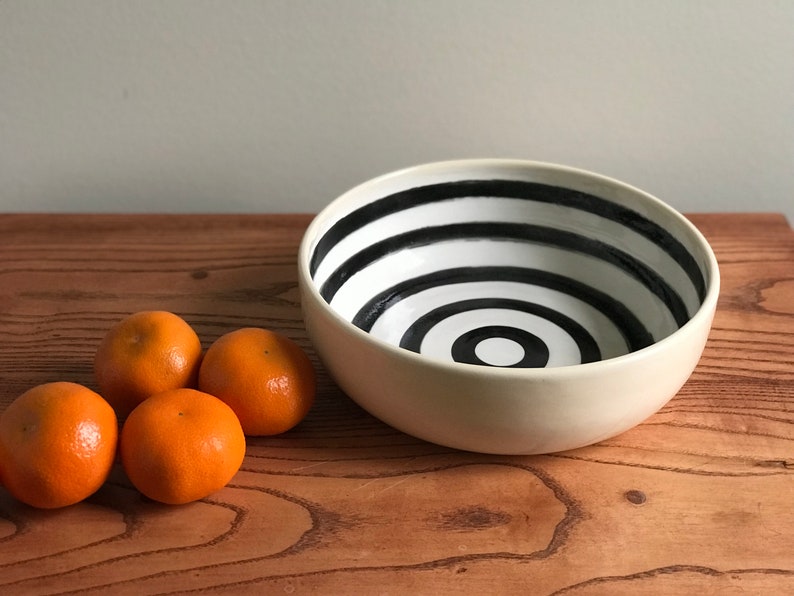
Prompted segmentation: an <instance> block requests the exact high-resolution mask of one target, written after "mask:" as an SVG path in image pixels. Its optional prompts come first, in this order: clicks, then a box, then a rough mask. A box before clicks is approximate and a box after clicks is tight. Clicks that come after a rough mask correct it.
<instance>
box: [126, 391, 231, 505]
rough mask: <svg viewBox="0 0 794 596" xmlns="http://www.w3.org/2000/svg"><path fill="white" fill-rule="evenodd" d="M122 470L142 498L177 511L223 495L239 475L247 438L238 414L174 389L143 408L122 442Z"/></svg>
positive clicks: (133, 417)
mask: <svg viewBox="0 0 794 596" xmlns="http://www.w3.org/2000/svg"><path fill="white" fill-rule="evenodd" d="M119 454H120V457H121V465H122V467H123V468H124V471H125V472H126V474H127V477H128V478H129V479H130V481H131V482H132V484H133V485H134V486H135V488H137V489H138V490H139V491H140V492H141V493H143V494H144V495H146V496H147V497H149V498H150V499H153V500H155V501H160V502H161V503H168V504H171V505H178V504H183V503H189V502H191V501H195V500H198V499H202V498H204V497H206V496H208V495H210V494H212V493H214V492H215V491H217V490H220V489H221V488H223V487H224V486H226V484H228V482H229V481H230V480H231V479H232V477H233V476H234V475H235V474H236V473H237V470H239V469H240V466H241V465H242V463H243V457H244V456H245V435H244V434H243V429H242V428H241V427H240V422H239V420H237V416H235V414H234V412H233V411H232V410H231V408H230V407H229V406H227V405H226V404H225V403H223V402H222V401H221V400H219V399H218V398H216V397H213V396H212V395H208V394H207V393H203V392H201V391H197V390H195V389H187V388H184V389H173V390H171V391H165V392H163V393H158V394H156V395H153V396H151V397H149V398H147V399H146V400H144V401H143V402H141V403H140V404H139V405H138V406H137V407H136V408H135V409H134V410H133V411H132V412H131V413H130V415H129V416H128V417H127V419H126V421H125V422H124V425H123V426H122V428H121V438H120V440H119Z"/></svg>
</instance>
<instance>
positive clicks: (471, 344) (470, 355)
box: [452, 325, 549, 368]
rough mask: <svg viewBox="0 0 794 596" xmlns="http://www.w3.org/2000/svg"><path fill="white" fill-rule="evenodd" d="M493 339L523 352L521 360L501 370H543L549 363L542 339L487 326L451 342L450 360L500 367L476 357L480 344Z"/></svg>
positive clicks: (526, 332)
mask: <svg viewBox="0 0 794 596" xmlns="http://www.w3.org/2000/svg"><path fill="white" fill-rule="evenodd" d="M493 338H501V339H509V340H512V341H514V342H516V343H517V344H518V345H520V346H521V348H522V349H523V350H524V357H523V358H522V359H521V360H519V361H518V362H516V363H514V364H507V365H503V366H502V367H503V368H543V367H544V366H546V364H548V362H549V348H548V346H547V345H546V344H545V343H544V341H543V340H542V339H540V338H539V337H538V336H537V335H533V334H532V333H530V332H528V331H524V330H523V329H516V328H515V327H505V326H504V325H488V326H486V327H478V328H477V329H472V330H471V331H467V332H466V333H464V334H463V335H461V336H460V337H458V338H457V339H456V340H455V341H454V342H453V344H452V359H453V360H454V361H455V362H462V363H467V364H479V365H484V366H501V365H496V364H491V363H489V362H485V361H484V360H483V359H482V358H480V357H479V356H477V351H476V350H477V346H478V345H479V344H480V342H482V341H484V340H486V339H493Z"/></svg>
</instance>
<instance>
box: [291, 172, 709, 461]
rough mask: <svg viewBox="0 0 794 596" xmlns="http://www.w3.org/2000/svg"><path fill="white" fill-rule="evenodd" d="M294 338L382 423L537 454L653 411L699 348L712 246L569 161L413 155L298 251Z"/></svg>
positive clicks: (441, 440)
mask: <svg viewBox="0 0 794 596" xmlns="http://www.w3.org/2000/svg"><path fill="white" fill-rule="evenodd" d="M299 281H300V288H301V300H302V307H303V313H304V319H305V323H306V329H307V332H308V334H309V337H310V339H311V341H312V343H313V345H314V347H315V349H316V351H317V353H318V354H319V356H320V358H321V359H322V361H323V363H324V365H325V366H326V367H327V369H328V371H329V373H330V374H331V376H332V377H333V379H334V380H335V381H336V382H337V383H338V385H339V386H340V387H341V389H342V390H343V391H344V392H345V393H346V394H347V395H349V396H350V397H351V398H352V399H353V400H354V401H356V402H357V403H358V404H359V405H361V406H362V407H363V408H364V409H366V410H367V411H369V412H370V413H371V414H373V415H374V416H376V417H377V418H379V419H381V420H382V421H384V422H386V423H387V424H389V425H391V426H393V427H395V428H397V429H399V430H401V431H403V432H405V433H408V434H410V435H413V436H415V437H418V438H421V439H425V440H427V441H431V442H434V443H438V444H441V445H445V446H449V447H454V448H457V449H463V450H470V451H477V452H485V453H499V454H535V453H549V452H556V451H562V450H568V449H573V448H577V447H582V446H585V445H589V444H592V443H596V442H598V441H601V440H604V439H607V438H609V437H612V436H615V435H617V434H619V433H622V432H624V431H626V430H627V429H629V428H631V427H633V426H635V425H637V424H638V423H640V422H641V421H643V420H645V419H646V418H647V417H648V416H650V415H651V414H653V413H654V412H656V411H657V410H659V409H660V408H661V407H662V406H663V405H664V404H665V403H666V402H667V401H668V400H669V399H670V398H671V397H673V396H674V395H675V394H676V392H677V391H678V390H679V389H680V388H681V386H682V385H683V384H684V382H685V381H686V380H687V378H688V377H689V376H690V374H691V373H692V371H693V369H694V368H695V365H696V364H697V362H698V361H699V359H700V357H701V354H702V351H703V348H704V345H705V342H706V338H707V336H708V333H709V330H710V327H711V321H712V317H713V315H714V310H715V307H716V303H717V295H718V292H719V270H718V267H717V262H716V259H715V257H714V254H713V252H712V250H711V248H710V247H709V245H708V243H707V241H706V240H705V239H704V237H703V236H702V235H701V234H700V232H699V231H698V230H697V229H696V228H695V227H694V226H693V225H692V224H691V223H690V222H689V221H688V220H687V219H685V218H684V217H683V216H682V215H681V214H679V213H678V212H676V211H675V210H674V209H672V208H671V207H669V206H668V205H666V204H665V203H663V202H662V201H660V200H658V199H656V198H654V197H652V196H650V195H649V194H647V193H645V192H642V191H641V190H638V189H636V188H634V187H631V186H629V185H626V184H623V183H621V182H619V181H616V180H613V179H610V178H607V177H604V176H600V175H597V174H594V173H590V172H585V171H582V170H577V169H573V168H569V167H564V166H559V165H553V164H546V163H539V162H527V161H514V160H463V161H451V162H440V163H432V164H425V165H420V166H417V167H413V168H409V169H405V170H401V171H398V172H394V173H391V174H387V175H385V176H381V177H379V178H376V179H373V180H370V181H368V182H365V183H364V184H361V185H360V186H357V187H356V188H353V189H352V190H350V191H348V192H347V193H345V194H344V195H342V196H341V197H339V198H338V199H336V200H335V201H333V202H332V203H331V204H330V205H328V207H327V208H325V209H324V210H323V211H322V212H321V213H320V214H319V215H318V216H317V217H316V218H315V219H314V221H313V222H312V223H311V225H310V226H309V228H308V229H307V231H306V233H305V236H304V238H303V241H302V243H301V247H300V255H299Z"/></svg>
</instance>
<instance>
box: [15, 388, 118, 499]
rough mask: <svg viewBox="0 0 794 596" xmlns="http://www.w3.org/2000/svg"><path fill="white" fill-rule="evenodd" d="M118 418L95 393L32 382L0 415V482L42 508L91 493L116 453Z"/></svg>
mask: <svg viewBox="0 0 794 596" xmlns="http://www.w3.org/2000/svg"><path fill="white" fill-rule="evenodd" d="M117 438H118V422H117V419H116V414H115V413H114V411H113V408H111V407H110V404H108V403H107V402H106V401H105V400H104V399H103V398H102V397H101V396H100V395H98V394H97V393H95V392H94V391H92V390H91V389H89V388H88V387H84V386H83V385H79V384H77V383H69V382H53V383H45V384H43V385H38V386H36V387H33V388H32V389H29V390H28V391H26V392H25V393H23V394H22V395H20V396H19V397H17V398H16V399H15V400H14V401H13V402H12V403H11V404H10V405H9V406H8V408H6V409H5V411H3V413H2V414H1V415H0V461H2V462H3V463H2V469H1V470H0V474H2V478H0V484H2V485H4V486H5V488H6V490H8V492H10V493H11V494H12V495H13V496H14V497H16V498H17V499H18V500H20V501H22V502H23V503H27V504H28V505H32V506H34V507H40V508H44V509H53V508H57V507H65V506H67V505H72V504H74V503H77V502H79V501H82V500H83V499H86V498H87V497H89V496H91V495H92V494H93V493H95V492H96V491H97V490H98V489H99V487H100V486H102V484H103V483H104V482H105V480H106V479H107V477H108V474H109V473H110V470H111V468H112V466H113V463H114V461H115V457H116V445H117Z"/></svg>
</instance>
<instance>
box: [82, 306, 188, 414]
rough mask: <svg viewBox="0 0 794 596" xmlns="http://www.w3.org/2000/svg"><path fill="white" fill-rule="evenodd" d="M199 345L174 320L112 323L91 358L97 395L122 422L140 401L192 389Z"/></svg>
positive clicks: (149, 314) (144, 316) (162, 316)
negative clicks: (114, 411)
mask: <svg viewBox="0 0 794 596" xmlns="http://www.w3.org/2000/svg"><path fill="white" fill-rule="evenodd" d="M200 362H201V341H200V339H199V337H198V335H197V334H196V332H195V331H194V330H193V328H192V327H191V326H190V325H189V324H188V323H187V322H186V321H185V320H184V319H182V318H181V317H179V316H178V315H176V314H174V313H171V312H166V311H141V312H137V313H135V314H132V315H129V316H127V317H125V318H124V319H122V320H121V321H119V322H118V323H116V324H115V325H114V326H113V327H111V328H110V330H109V331H108V332H107V333H106V335H105V337H104V338H103V339H102V341H101V343H100V344H99V347H98V348H97V351H96V355H95V356H94V376H95V378H96V382H97V386H98V389H99V393H101V394H102V396H103V397H104V398H105V399H106V400H107V401H108V402H109V403H110V404H111V405H112V406H113V408H114V409H115V410H116V413H117V414H118V416H119V418H124V417H126V416H127V414H129V413H130V412H131V411H132V409H133V408H134V407H135V406H137V405H138V404H139V403H141V402H142V401H143V400H144V399H146V398H147V397H149V396H150V395H154V394H155V393H161V392H163V391H167V390H169V389H180V388H182V387H193V388H195V384H196V375H197V374H198V367H199V363H200Z"/></svg>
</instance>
